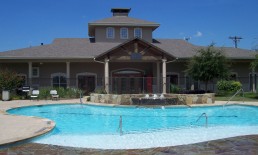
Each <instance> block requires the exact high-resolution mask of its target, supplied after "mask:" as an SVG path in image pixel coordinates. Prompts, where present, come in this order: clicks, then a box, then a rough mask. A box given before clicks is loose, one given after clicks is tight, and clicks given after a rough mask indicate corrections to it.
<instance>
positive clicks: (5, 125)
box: [0, 99, 258, 146]
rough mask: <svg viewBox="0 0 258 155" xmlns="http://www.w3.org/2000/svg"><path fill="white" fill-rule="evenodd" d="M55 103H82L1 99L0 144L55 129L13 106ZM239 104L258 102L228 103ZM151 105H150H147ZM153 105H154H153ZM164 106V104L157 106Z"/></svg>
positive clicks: (49, 121)
mask: <svg viewBox="0 0 258 155" xmlns="http://www.w3.org/2000/svg"><path fill="white" fill-rule="evenodd" d="M225 103H226V101H215V103H214V104H194V105H191V106H192V107H203V106H219V105H220V106H221V105H223V104H225ZM55 104H80V100H79V99H71V100H59V101H51V100H40V101H30V100H14V101H0V122H1V126H0V133H1V135H0V146H4V145H8V144H13V143H17V142H20V141H24V140H28V139H31V138H35V137H38V136H40V135H43V134H46V133H48V132H50V131H51V130H53V129H54V127H55V125H56V124H55V122H54V121H52V120H49V119H46V118H39V117H34V116H18V115H12V114H9V113H7V111H8V110H10V109H13V108H20V107H26V106H37V105H55ZM83 104H85V105H95V106H109V107H145V106H135V105H115V104H103V103H91V102H86V103H83ZM232 104H239V105H249V106H258V102H244V103H243V102H237V101H231V102H229V103H228V104H227V105H232ZM147 107H149V106H147ZM151 107H153V106H151ZM155 107H162V106H155ZM164 107H186V106H185V105H176V106H164Z"/></svg>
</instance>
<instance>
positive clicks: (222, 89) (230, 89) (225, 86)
mask: <svg viewBox="0 0 258 155" xmlns="http://www.w3.org/2000/svg"><path fill="white" fill-rule="evenodd" d="M241 88H242V84H241V83H240V82H239V81H233V80H231V81H227V80H220V81H218V82H217V89H218V91H219V92H218V94H221V95H222V94H224V95H227V94H230V93H234V92H236V91H238V90H239V89H241Z"/></svg>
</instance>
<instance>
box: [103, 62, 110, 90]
mask: <svg viewBox="0 0 258 155" xmlns="http://www.w3.org/2000/svg"><path fill="white" fill-rule="evenodd" d="M104 64H105V90H106V92H107V94H109V59H107V58H106V59H105V62H104Z"/></svg>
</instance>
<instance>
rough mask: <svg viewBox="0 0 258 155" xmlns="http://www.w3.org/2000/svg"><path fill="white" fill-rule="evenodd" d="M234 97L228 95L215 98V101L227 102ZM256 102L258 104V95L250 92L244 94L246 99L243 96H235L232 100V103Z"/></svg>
mask: <svg viewBox="0 0 258 155" xmlns="http://www.w3.org/2000/svg"><path fill="white" fill-rule="evenodd" d="M231 96H233V95H227V96H221V95H220V96H217V95H216V96H215V100H216V101H227V100H229V99H230V97H231ZM243 99H244V101H256V102H258V93H250V92H246V93H244V98H243V97H242V94H239V95H237V96H235V97H234V98H233V99H231V101H243Z"/></svg>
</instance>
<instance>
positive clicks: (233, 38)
mask: <svg viewBox="0 0 258 155" xmlns="http://www.w3.org/2000/svg"><path fill="white" fill-rule="evenodd" d="M229 39H232V40H233V42H234V43H235V48H237V43H238V42H239V41H240V40H241V39H243V38H242V37H238V36H234V37H229Z"/></svg>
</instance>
